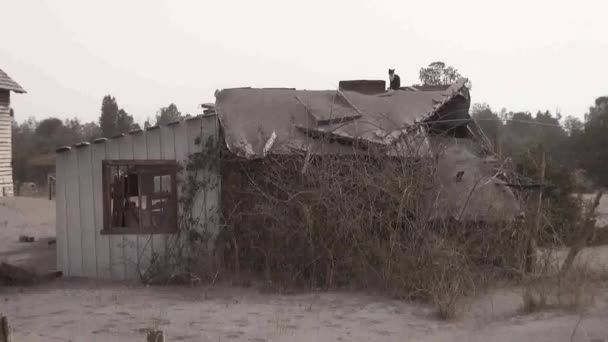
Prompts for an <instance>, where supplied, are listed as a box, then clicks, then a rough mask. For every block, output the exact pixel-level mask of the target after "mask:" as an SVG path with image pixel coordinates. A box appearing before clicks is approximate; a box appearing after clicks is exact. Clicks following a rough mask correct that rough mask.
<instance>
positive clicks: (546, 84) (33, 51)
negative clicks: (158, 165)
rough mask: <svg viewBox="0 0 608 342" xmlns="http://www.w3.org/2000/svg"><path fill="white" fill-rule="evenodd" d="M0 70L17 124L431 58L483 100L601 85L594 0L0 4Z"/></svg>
mask: <svg viewBox="0 0 608 342" xmlns="http://www.w3.org/2000/svg"><path fill="white" fill-rule="evenodd" d="M0 13H1V14H2V20H0V68H1V69H3V70H4V71H6V72H7V73H8V74H9V75H10V76H11V77H13V78H14V79H15V80H16V81H17V82H19V83H20V84H21V85H22V86H23V87H24V88H25V89H26V90H27V91H28V93H27V94H23V95H18V94H16V95H14V96H13V97H12V99H13V107H14V108H15V113H16V117H17V120H19V121H21V120H23V119H25V118H27V117H29V116H35V117H36V118H38V119H42V118H45V117H49V116H56V117H60V118H67V117H78V118H80V119H81V120H83V121H90V120H97V118H98V116H99V111H100V106H101V99H102V97H103V96H104V95H106V94H112V95H113V96H115V97H116V99H117V101H118V103H119V106H121V107H123V108H125V110H126V111H127V112H128V113H130V114H132V115H134V116H135V119H136V120H137V121H139V122H142V121H143V120H145V118H146V117H148V116H149V117H153V116H154V114H155V113H156V111H157V110H158V109H159V108H160V107H161V106H166V105H168V104H169V103H171V102H175V103H176V104H177V106H178V108H179V109H180V110H181V111H182V112H185V113H191V114H196V113H198V112H199V111H200V110H199V109H198V105H199V104H200V103H202V102H213V101H214V97H213V93H214V90H215V89H221V88H228V87H240V86H255V87H296V88H303V89H334V88H336V86H337V83H338V81H339V80H342V79H360V78H367V79H386V78H387V69H388V68H389V67H394V68H396V69H397V74H399V75H400V76H401V80H402V85H403V84H412V83H415V82H417V81H418V80H417V78H418V70H419V69H420V67H421V66H424V65H427V64H429V63H430V62H433V61H435V60H441V61H444V62H446V63H447V64H449V65H453V66H454V67H456V68H457V69H458V70H459V71H460V72H461V73H462V74H463V75H464V76H466V77H468V78H469V79H470V80H471V82H472V85H473V91H472V97H473V102H486V103H488V104H490V106H491V107H492V108H493V109H496V110H499V109H501V108H503V107H506V108H507V109H509V110H529V111H533V112H534V111H536V110H539V109H540V110H545V109H549V110H551V111H552V112H553V111H554V110H556V109H559V110H560V111H561V112H562V114H563V115H564V116H566V115H576V116H581V117H582V115H583V114H584V113H585V112H586V111H587V109H588V107H589V106H590V105H591V104H592V103H593V101H594V99H595V98H596V97H598V96H600V95H608V63H607V62H608V19H606V13H608V1H605V0H597V1H588V0H576V1H573V0H568V1H561V0H552V1H545V0H542V1H539V0H534V1H532V0H527V1H524V0H510V1H488V0H480V1H467V0H459V1H454V0H450V1H437V0H435V1H420V0H415V1H406V0H396V1H389V0H375V1H356V0H348V1H335V0H331V1H330V0H319V1H317V0H304V1H289V0H276V1H275V0H255V1H250V0H243V1H222V0H215V1H204V0H191V1H188V0H184V1H180V0H174V1H170V0H145V1H132V0H103V1H101V0H99V1H96V0H95V1H94V0H87V1H83V0H65V1H64V0H48V1H43V0H1V2H0Z"/></svg>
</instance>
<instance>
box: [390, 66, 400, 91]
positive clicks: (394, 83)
mask: <svg viewBox="0 0 608 342" xmlns="http://www.w3.org/2000/svg"><path fill="white" fill-rule="evenodd" d="M388 79H389V81H390V88H391V89H393V90H397V89H399V88H401V78H399V75H397V74H395V69H388Z"/></svg>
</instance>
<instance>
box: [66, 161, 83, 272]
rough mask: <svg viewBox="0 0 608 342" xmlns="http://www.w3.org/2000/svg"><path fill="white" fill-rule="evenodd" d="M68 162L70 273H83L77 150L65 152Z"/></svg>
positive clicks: (67, 196)
mask: <svg viewBox="0 0 608 342" xmlns="http://www.w3.org/2000/svg"><path fill="white" fill-rule="evenodd" d="M64 154H66V156H67V163H66V177H67V179H66V205H67V223H68V224H67V229H66V232H67V236H68V255H69V259H68V275H70V276H82V275H83V269H82V266H83V265H82V264H83V253H82V252H83V251H82V230H81V228H80V190H79V189H80V188H79V186H80V184H79V181H78V155H77V153H76V152H75V151H69V152H64Z"/></svg>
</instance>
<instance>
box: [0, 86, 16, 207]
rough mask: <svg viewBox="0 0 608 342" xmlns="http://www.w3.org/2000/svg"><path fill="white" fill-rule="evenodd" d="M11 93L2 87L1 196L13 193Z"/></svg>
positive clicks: (0, 100)
mask: <svg viewBox="0 0 608 342" xmlns="http://www.w3.org/2000/svg"><path fill="white" fill-rule="evenodd" d="M12 121H13V118H12V117H11V115H10V93H9V91H8V90H3V89H0V197H2V196H12V195H13V168H12V165H11V158H12V147H11V146H12V139H11V134H12V133H11V132H12V128H11V123H12Z"/></svg>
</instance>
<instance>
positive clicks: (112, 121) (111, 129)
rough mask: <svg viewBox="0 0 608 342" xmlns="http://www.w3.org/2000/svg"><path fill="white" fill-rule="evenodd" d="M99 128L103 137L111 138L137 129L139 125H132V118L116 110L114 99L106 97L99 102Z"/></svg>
mask: <svg viewBox="0 0 608 342" xmlns="http://www.w3.org/2000/svg"><path fill="white" fill-rule="evenodd" d="M99 127H100V128H101V133H102V134H103V136H105V137H112V136H115V135H117V134H120V133H126V132H128V131H130V130H132V129H136V128H139V125H138V124H137V123H134V120H133V117H132V116H131V115H129V114H128V113H127V112H126V111H125V110H124V109H122V108H121V109H119V108H118V103H117V102H116V99H115V98H114V97H112V96H110V95H106V96H105V97H104V98H103V100H102V102H101V115H100V116H99Z"/></svg>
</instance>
